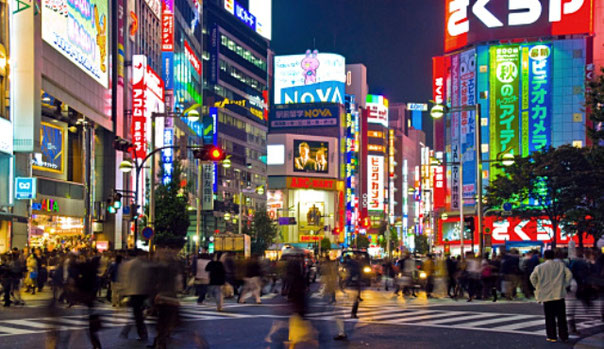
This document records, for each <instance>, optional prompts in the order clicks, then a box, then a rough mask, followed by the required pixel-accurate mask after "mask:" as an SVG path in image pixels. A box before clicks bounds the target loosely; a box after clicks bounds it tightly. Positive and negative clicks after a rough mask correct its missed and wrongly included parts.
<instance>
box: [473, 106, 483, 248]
mask: <svg viewBox="0 0 604 349" xmlns="http://www.w3.org/2000/svg"><path fill="white" fill-rule="evenodd" d="M475 107H476V112H475V115H474V119H475V125H476V129H475V130H474V134H475V135H476V139H475V140H474V143H475V144H474V147H475V149H476V217H477V219H478V222H476V229H478V239H479V240H480V241H479V242H478V253H479V255H480V258H482V256H483V254H484V232H483V231H482V130H481V126H482V122H481V117H482V116H481V115H480V114H481V109H480V103H476V106H475Z"/></svg>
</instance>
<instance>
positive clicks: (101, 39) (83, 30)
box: [30, 0, 159, 88]
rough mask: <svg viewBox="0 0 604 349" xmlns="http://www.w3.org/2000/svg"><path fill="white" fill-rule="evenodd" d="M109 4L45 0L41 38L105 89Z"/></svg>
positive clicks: (99, 0)
mask: <svg viewBox="0 0 604 349" xmlns="http://www.w3.org/2000/svg"><path fill="white" fill-rule="evenodd" d="M157 1H159V0H157ZM107 7H108V6H107V0H42V39H43V40H44V41H46V42H47V43H48V44H49V45H50V46H52V47H53V48H54V49H55V50H57V51H59V52H60V53H61V54H62V55H63V56H65V57H67V59H69V60H70V61H71V62H72V63H73V64H75V65H76V66H78V68H80V69H82V70H83V71H84V72H86V74H88V75H90V76H91V77H92V78H93V79H94V80H96V81H97V82H98V83H99V84H101V85H102V86H103V87H105V88H107V82H108V76H109V61H108V57H109V55H108V50H109V46H108V40H109V17H108V13H109V11H108V8H107ZM30 30H31V28H30Z"/></svg>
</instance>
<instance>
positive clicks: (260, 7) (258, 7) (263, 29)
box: [224, 0, 272, 40]
mask: <svg viewBox="0 0 604 349" xmlns="http://www.w3.org/2000/svg"><path fill="white" fill-rule="evenodd" d="M247 2H248V7H247V8H246V7H245V6H243V5H242V4H241V3H239V2H238V1H237V0H224V9H225V10H226V11H227V12H229V13H230V14H232V15H233V16H235V17H237V19H238V20H240V21H241V22H242V23H243V24H245V25H247V26H248V27H249V28H250V29H252V30H253V31H255V32H256V33H258V34H260V36H262V37H264V38H265V39H267V40H271V34H272V0H248V1H247Z"/></svg>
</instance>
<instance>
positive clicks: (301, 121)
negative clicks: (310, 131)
mask: <svg viewBox="0 0 604 349" xmlns="http://www.w3.org/2000/svg"><path fill="white" fill-rule="evenodd" d="M339 120H340V105H339V104H325V103H321V104H299V105H293V104H291V105H281V106H276V107H274V108H271V110H270V127H271V129H278V128H290V127H293V128H298V127H304V128H308V127H312V128H315V127H337V126H338V124H339Z"/></svg>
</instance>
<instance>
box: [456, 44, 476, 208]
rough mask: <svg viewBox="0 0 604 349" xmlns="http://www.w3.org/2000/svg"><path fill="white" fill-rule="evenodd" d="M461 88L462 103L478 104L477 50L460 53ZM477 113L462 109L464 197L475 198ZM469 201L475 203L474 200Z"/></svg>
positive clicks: (461, 137)
mask: <svg viewBox="0 0 604 349" xmlns="http://www.w3.org/2000/svg"><path fill="white" fill-rule="evenodd" d="M459 79H460V82H461V86H460V89H459V92H460V96H459V101H460V105H461V106H464V105H474V104H476V50H474V49H472V50H468V51H465V52H462V53H461V54H460V55H459ZM475 118H476V113H475V112H474V111H462V112H461V113H460V122H461V125H460V127H461V133H460V143H461V144H460V149H461V159H462V161H463V174H462V177H463V183H462V185H463V198H464V200H467V199H473V198H474V196H475V195H476V186H475V183H476V156H475V154H476V151H475V149H476V148H474V143H475V138H476V137H475V136H476V119H475ZM469 203H472V204H473V200H470V202H469Z"/></svg>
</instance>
